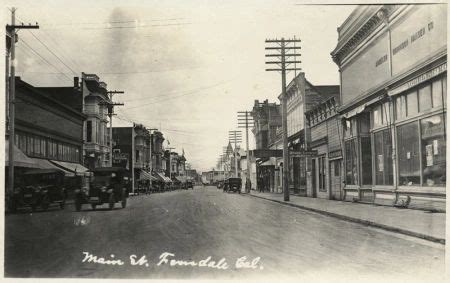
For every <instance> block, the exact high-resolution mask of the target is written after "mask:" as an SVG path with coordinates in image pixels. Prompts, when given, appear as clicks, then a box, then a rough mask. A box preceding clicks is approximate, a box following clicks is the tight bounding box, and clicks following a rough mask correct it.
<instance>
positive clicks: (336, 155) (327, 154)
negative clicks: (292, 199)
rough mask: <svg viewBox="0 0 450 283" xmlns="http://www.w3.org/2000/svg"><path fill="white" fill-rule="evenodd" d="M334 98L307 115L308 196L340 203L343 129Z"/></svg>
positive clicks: (341, 195)
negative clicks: (309, 155) (309, 167)
mask: <svg viewBox="0 0 450 283" xmlns="http://www.w3.org/2000/svg"><path fill="white" fill-rule="evenodd" d="M338 105H339V103H338V102H337V101H336V98H335V97H331V98H330V99H328V100H326V101H324V102H322V103H320V104H319V105H318V106H316V107H314V108H313V109H312V110H310V111H308V112H307V113H306V121H307V125H308V128H309V129H310V132H311V141H310V144H309V148H310V150H311V152H315V153H314V154H313V155H312V156H311V170H310V171H309V172H308V178H307V180H308V182H307V196H309V197H318V198H326V199H334V200H341V199H342V198H343V190H342V187H343V186H342V184H343V179H342V175H343V174H342V140H341V137H342V126H341V122H340V118H339V116H338V114H337V107H338Z"/></svg>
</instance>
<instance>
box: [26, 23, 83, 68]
mask: <svg viewBox="0 0 450 283" xmlns="http://www.w3.org/2000/svg"><path fill="white" fill-rule="evenodd" d="M29 32H30V33H31V35H32V36H33V37H34V38H36V40H37V41H39V42H40V43H41V44H42V45H43V46H44V47H45V48H46V49H47V50H48V51H49V52H50V53H51V54H53V56H55V57H56V58H57V59H58V60H59V61H60V62H61V63H62V64H63V65H64V66H66V68H67V69H69V70H70V71H72V73H74V74H75V75H77V74H78V73H77V72H76V71H74V70H73V69H72V68H71V67H69V66H68V65H67V64H66V63H65V62H64V61H63V60H62V59H61V58H59V56H58V55H56V54H55V53H54V52H53V51H52V50H51V49H50V48H49V47H48V46H47V44H45V43H44V42H42V41H41V40H40V39H39V38H38V37H37V36H36V35H35V34H34V33H32V32H31V31H29Z"/></svg>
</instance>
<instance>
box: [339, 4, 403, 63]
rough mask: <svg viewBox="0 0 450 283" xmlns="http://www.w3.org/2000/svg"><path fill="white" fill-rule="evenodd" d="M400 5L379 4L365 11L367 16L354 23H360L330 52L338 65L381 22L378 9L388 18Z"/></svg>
mask: <svg viewBox="0 0 450 283" xmlns="http://www.w3.org/2000/svg"><path fill="white" fill-rule="evenodd" d="M400 6H401V5H380V6H379V7H377V8H376V9H373V10H372V11H368V12H366V13H367V15H368V18H366V17H365V16H364V17H362V19H361V20H360V21H357V22H356V23H355V25H360V27H359V28H357V29H355V31H353V32H351V33H350V35H349V36H343V38H342V39H340V40H339V42H338V44H337V46H336V48H335V49H334V50H333V51H332V52H331V57H332V58H333V61H334V62H335V63H336V64H337V65H338V66H340V65H341V63H342V61H343V60H344V58H346V57H347V56H348V55H349V54H351V53H352V52H353V51H354V50H355V49H356V48H357V47H358V46H359V45H360V43H361V42H363V41H364V40H366V39H367V38H368V37H369V36H370V35H371V34H372V33H373V32H374V31H375V30H376V29H377V28H378V27H379V26H380V25H381V24H382V23H383V19H382V18H381V16H380V15H379V13H378V12H379V11H380V10H384V11H385V13H384V15H385V17H387V18H389V17H390V16H391V15H392V14H393V13H394V12H395V11H396V10H397V9H398V8H399V7H400ZM363 20H364V22H363ZM349 29H350V28H349Z"/></svg>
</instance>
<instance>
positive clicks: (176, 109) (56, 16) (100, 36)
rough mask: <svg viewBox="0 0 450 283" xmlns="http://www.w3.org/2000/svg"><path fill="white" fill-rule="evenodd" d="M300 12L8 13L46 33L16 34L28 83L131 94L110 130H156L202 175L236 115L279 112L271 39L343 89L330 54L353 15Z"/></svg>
mask: <svg viewBox="0 0 450 283" xmlns="http://www.w3.org/2000/svg"><path fill="white" fill-rule="evenodd" d="M299 3H301V1H292V0H278V1H264V2H263V1H246V0H240V1H234V0H231V1H230V0H228V1H219V0H215V1H200V0H189V1H186V0H184V1H181V0H180V1H176V0H169V1H133V0H128V1H103V0H97V1H84V0H82V1H81V0H80V1H45V0H44V1H20V2H16V1H7V4H8V5H6V6H5V7H11V6H15V7H17V8H18V10H17V12H16V17H17V20H18V22H24V23H26V24H28V23H35V22H38V23H39V26H40V28H39V29H38V30H32V31H31V32H30V31H29V30H22V31H20V32H19V43H18V44H17V51H16V53H17V54H16V56H17V62H16V65H17V75H20V76H21V77H22V79H23V80H25V81H27V82H29V83H30V84H32V85H35V86H71V85H72V84H73V77H74V76H81V72H85V73H95V74H97V75H98V76H99V77H100V80H101V81H104V82H105V83H107V85H108V90H123V91H124V92H125V93H124V94H118V95H116V96H115V97H114V100H115V101H117V102H123V103H124V104H125V105H124V106H122V107H116V109H115V112H116V113H117V116H115V117H114V118H113V125H114V126H129V125H131V123H132V122H136V123H141V124H143V125H144V126H146V127H147V128H158V129H160V130H161V131H162V132H163V134H164V137H165V138H166V139H167V140H169V141H170V146H171V147H175V151H178V152H179V153H181V151H182V149H184V152H185V156H186V159H187V162H189V163H190V164H191V165H192V168H195V169H197V170H198V171H206V170H211V168H212V167H214V166H215V165H216V163H217V160H218V158H219V155H220V154H222V150H223V147H224V146H226V145H227V144H228V131H231V130H236V129H237V111H245V110H251V109H252V107H253V104H254V100H256V99H258V100H260V101H263V100H265V99H268V100H269V102H279V101H278V98H277V97H278V95H279V94H280V92H281V76H280V74H278V73H274V72H266V71H265V68H266V66H265V63H264V62H265V57H264V55H265V50H264V47H265V43H264V41H265V39H266V38H281V37H285V38H289V37H294V36H295V37H296V38H300V39H301V41H302V42H301V44H300V45H301V48H302V50H301V54H302V55H301V59H300V60H301V61H302V63H301V64H300V67H301V68H302V71H304V72H305V75H306V78H307V79H308V80H309V81H310V82H312V83H313V84H316V85H330V84H339V74H338V68H337V66H336V65H335V64H334V62H333V61H332V59H331V56H330V52H331V51H332V50H333V49H334V47H335V46H336V43H337V36H338V34H337V27H338V26H339V25H341V24H342V23H343V22H344V20H345V19H346V18H347V17H348V15H349V14H350V13H351V11H352V10H353V9H354V8H355V6H351V5H339V6H335V5H333V6H324V5H322V6H321V5H298V4H299ZM9 13H10V11H9V10H8V9H7V8H4V11H3V16H4V17H7V18H10V15H9ZM38 54H39V55H38ZM292 75H293V74H289V76H288V82H289V80H290V79H291V78H292ZM242 130H244V129H242ZM243 137H244V141H243V144H242V146H245V133H244V132H243ZM250 137H251V138H250V140H249V141H250V149H252V148H254V146H255V145H254V139H253V137H252V134H251V132H250ZM165 145H167V143H165Z"/></svg>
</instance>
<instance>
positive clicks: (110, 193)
mask: <svg viewBox="0 0 450 283" xmlns="http://www.w3.org/2000/svg"><path fill="white" fill-rule="evenodd" d="M90 172H92V177H91V178H92V179H91V181H90V182H89V188H86V187H85V188H81V189H78V190H76V191H75V209H76V210H77V211H80V210H81V207H82V205H83V204H86V203H89V204H91V207H92V209H93V210H95V209H96V208H97V206H98V205H103V204H105V203H107V204H108V207H109V209H110V210H111V209H113V208H114V205H115V203H116V202H120V203H121V204H122V208H125V207H126V206H127V198H128V194H129V184H128V183H127V177H125V176H124V175H125V172H126V171H125V168H122V167H100V168H96V169H94V170H91V171H90Z"/></svg>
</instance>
